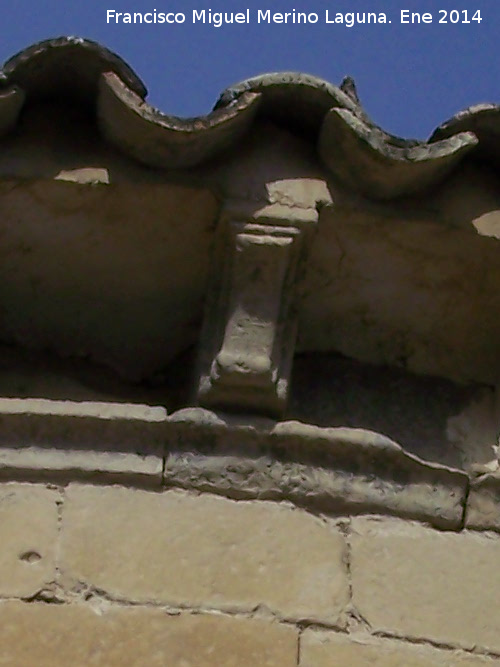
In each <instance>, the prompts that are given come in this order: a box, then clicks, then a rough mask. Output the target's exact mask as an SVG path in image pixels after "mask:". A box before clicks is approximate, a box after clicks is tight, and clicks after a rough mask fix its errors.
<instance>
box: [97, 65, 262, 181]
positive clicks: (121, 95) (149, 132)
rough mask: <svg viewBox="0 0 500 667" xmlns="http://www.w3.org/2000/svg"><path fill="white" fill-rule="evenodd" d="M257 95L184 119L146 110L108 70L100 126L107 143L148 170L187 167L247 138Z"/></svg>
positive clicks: (101, 94) (101, 89) (102, 91)
mask: <svg viewBox="0 0 500 667" xmlns="http://www.w3.org/2000/svg"><path fill="white" fill-rule="evenodd" d="M260 97H261V96H260V95H259V94H258V93H251V92H248V93H245V94H244V95H242V96H241V98H240V99H239V100H238V101H237V102H236V103H235V104H233V105H232V106H231V107H229V108H227V109H221V110H220V111H218V112H213V113H211V114H209V115H208V116H205V117H201V118H197V119H186V120H184V119H182V118H178V117H175V116H167V115H165V114H162V113H161V112H160V111H158V110H157V109H155V108H153V107H150V106H149V105H148V104H147V103H145V102H144V100H143V99H141V97H139V96H138V95H136V94H135V93H134V92H133V91H131V90H130V89H129V88H128V87H127V86H126V85H125V84H124V82H123V81H122V80H121V79H120V77H118V76H117V75H116V74H113V73H111V72H106V73H104V74H103V75H102V77H101V78H100V82H99V96H98V100H97V107H98V116H99V126H100V128H101V131H102V133H103V135H104V136H105V137H106V139H108V141H109V142H110V143H112V144H113V145H115V146H116V147H117V148H118V149H119V150H121V151H123V152H124V153H126V154H128V155H131V156H132V157H134V158H135V159H136V160H139V161H140V162H144V163H145V164H147V165H148V166H153V167H159V168H163V169H165V168H174V169H178V168H183V167H191V166H194V165H197V164H199V163H200V162H204V161H208V160H209V159H210V158H213V157H214V156H216V155H218V154H219V153H221V152H223V151H224V149H227V148H228V147H232V146H233V145H234V144H235V143H236V142H237V141H238V139H240V138H241V136H242V135H244V134H245V132H246V131H247V130H248V127H249V126H250V125H251V123H252V121H253V119H254V117H255V114H256V112H257V109H258V107H259V103H260Z"/></svg>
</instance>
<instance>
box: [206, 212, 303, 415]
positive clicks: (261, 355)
mask: <svg viewBox="0 0 500 667" xmlns="http://www.w3.org/2000/svg"><path fill="white" fill-rule="evenodd" d="M273 222H274V224H255V223H248V222H240V221H236V220H234V219H233V220H229V221H227V222H226V221H225V220H223V221H221V223H220V229H219V231H218V243H217V246H216V250H215V252H214V257H213V258H212V281H211V287H210V292H209V296H208V299H207V307H206V312H205V324H204V328H203V334H202V337H201V341H200V366H201V368H200V382H199V390H198V398H199V401H200V402H201V403H202V404H204V405H215V406H217V407H222V408H224V407H225V408H232V409H235V410H239V411H247V410H252V411H256V412H261V413H263V414H266V413H267V414H271V415H276V416H280V415H281V414H282V413H283V412H284V410H285V406H286V401H287V398H288V384H289V375H290V370H291V362H292V357H293V351H294V346H295V336H296V330H297V327H296V313H295V311H293V312H291V311H292V308H293V305H294V302H295V290H294V287H295V283H296V274H297V266H298V262H299V258H300V255H301V248H302V245H303V243H302V239H301V232H300V230H299V229H298V228H297V227H294V226H291V225H289V224H284V225H279V224H277V222H280V220H278V221H273Z"/></svg>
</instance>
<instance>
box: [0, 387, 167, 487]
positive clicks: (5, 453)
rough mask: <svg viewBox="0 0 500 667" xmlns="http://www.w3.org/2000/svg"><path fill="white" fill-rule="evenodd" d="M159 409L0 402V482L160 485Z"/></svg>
mask: <svg viewBox="0 0 500 667" xmlns="http://www.w3.org/2000/svg"><path fill="white" fill-rule="evenodd" d="M166 419H167V413H166V410H165V408H162V407H159V406H157V407H151V406H147V405H130V404H126V403H104V402H97V401H94V402H92V401H79V402H75V401H51V400H46V399H9V398H1V399H0V444H1V445H2V446H1V447H0V477H1V478H4V479H5V478H7V479H8V478H12V479H26V480H31V479H48V480H58V481H59V480H72V479H74V478H75V477H76V478H82V477H92V478H100V479H101V480H102V481H105V480H108V481H110V482H113V481H124V482H127V483H137V484H140V485H142V484H156V485H157V486H159V485H160V482H161V479H162V468H163V456H162V454H163V450H162V442H163V441H162V432H161V430H160V427H161V425H162V423H164V422H165V421H166Z"/></svg>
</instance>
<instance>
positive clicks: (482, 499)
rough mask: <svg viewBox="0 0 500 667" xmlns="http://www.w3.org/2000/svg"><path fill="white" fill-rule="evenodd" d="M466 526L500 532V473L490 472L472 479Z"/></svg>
mask: <svg viewBox="0 0 500 667" xmlns="http://www.w3.org/2000/svg"><path fill="white" fill-rule="evenodd" d="M465 527H466V528H471V529H473V530H494V531H496V532H500V473H498V472H496V473H488V474H485V475H481V476H480V477H477V478H476V479H473V480H472V482H471V485H470V492H469V497H468V500H467V511H466V515H465Z"/></svg>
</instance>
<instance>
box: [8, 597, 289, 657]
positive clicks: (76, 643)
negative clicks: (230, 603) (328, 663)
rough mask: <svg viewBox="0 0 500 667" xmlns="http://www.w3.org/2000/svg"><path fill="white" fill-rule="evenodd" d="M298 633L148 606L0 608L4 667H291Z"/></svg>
mask: <svg viewBox="0 0 500 667" xmlns="http://www.w3.org/2000/svg"><path fill="white" fill-rule="evenodd" d="M296 656H297V631H296V630H294V629H293V628H291V627H286V626H283V625H279V624H277V623H275V622H270V621H264V620H258V619H247V618H228V617H224V616H220V615H219V616H216V615H208V614H189V613H182V614H180V615H169V614H167V613H165V612H163V611H160V610H156V609H145V608H142V609H141V608H128V609H127V608H107V607H106V605H104V606H102V607H99V605H96V606H89V605H86V606H84V605H77V604H71V605H47V604H40V603H38V604H29V605H28V604H24V603H21V602H4V603H0V663H1V664H2V665H5V666H6V667H20V666H21V665H22V667H28V665H34V664H36V665H37V667H69V665H72V666H74V667H84V666H85V667H87V666H88V665H96V666H99V667H144V666H145V665H148V667H165V665H168V667H188V665H193V666H196V667H254V666H255V665H259V666H260V665H262V667H295V665H296Z"/></svg>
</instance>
